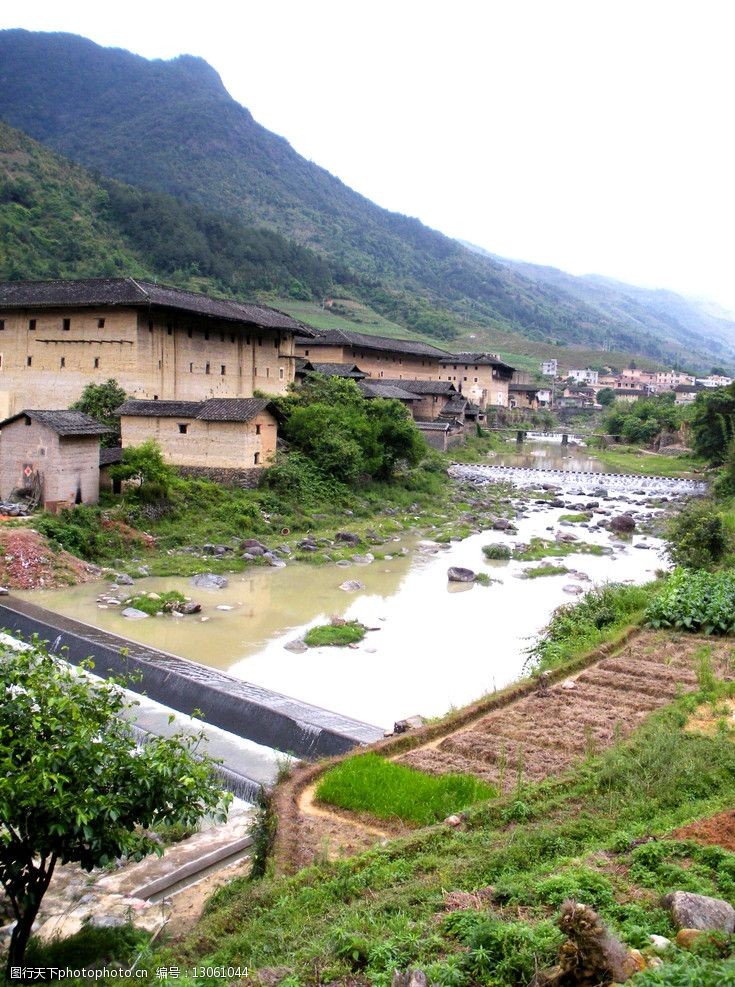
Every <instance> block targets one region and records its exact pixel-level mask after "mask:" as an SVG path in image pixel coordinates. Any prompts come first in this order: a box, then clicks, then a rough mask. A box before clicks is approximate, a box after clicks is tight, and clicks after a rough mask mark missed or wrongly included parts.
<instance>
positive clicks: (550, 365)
mask: <svg viewBox="0 0 735 987" xmlns="http://www.w3.org/2000/svg"><path fill="white" fill-rule="evenodd" d="M541 373H542V374H543V375H544V377H556V375H557V374H558V373H559V361H558V360H544V362H543V363H542V364H541Z"/></svg>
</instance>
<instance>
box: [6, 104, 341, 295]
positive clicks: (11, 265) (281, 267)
mask: <svg viewBox="0 0 735 987" xmlns="http://www.w3.org/2000/svg"><path fill="white" fill-rule="evenodd" d="M0 242H1V243H2V252H0V279H2V280H16V279H18V278H57V277H101V276H114V275H116V274H126V275H132V276H134V277H136V276H140V277H147V278H150V277H160V278H163V279H165V280H167V281H170V282H172V283H174V284H177V285H180V286H181V287H190V288H198V289H200V290H205V291H210V292H214V293H220V294H229V295H235V296H238V297H242V298H249V297H252V296H253V294H255V293H257V292H263V291H266V292H274V293H278V294H281V295H284V296H290V297H292V298H296V299H303V298H311V297H312V296H313V295H318V296H321V295H323V293H324V292H325V291H327V290H328V289H329V288H331V286H332V285H333V284H334V273H333V272H332V271H331V270H330V267H329V265H328V263H327V262H326V261H325V259H324V258H323V257H320V256H318V255H317V254H315V253H314V252H313V251H311V250H308V249H307V248H305V247H301V246H299V245H297V244H294V243H293V242H290V241H288V240H286V239H285V238H284V237H282V236H281V235H280V234H278V233H275V232H273V231H272V230H264V229H257V228H253V227H247V226H245V225H244V224H242V223H240V222H239V221H238V220H235V219H231V218H228V217H223V216H218V215H216V214H214V213H212V212H210V211H207V210H205V209H203V208H202V207H198V206H195V205H192V204H189V203H186V202H181V201H179V200H177V199H174V198H173V197H171V196H168V195H165V194H164V193H159V192H148V191H145V190H142V189H137V188H132V187H131V186H128V185H124V184H122V183H121V182H117V181H115V180H113V179H104V178H100V177H99V176H93V175H92V174H90V173H89V172H88V171H86V170H85V169H84V168H82V167H81V166H79V165H76V164H72V163H71V162H70V161H68V160H66V159H65V158H63V157H61V156H59V155H57V154H55V153H54V152H52V151H49V150H48V148H45V147H43V146H42V145H41V144H38V143H37V142H36V141H34V140H32V139H31V138H30V137H28V136H27V135H25V134H23V133H21V132H20V131H18V130H14V129H13V128H11V127H9V126H7V124H3V123H0Z"/></svg>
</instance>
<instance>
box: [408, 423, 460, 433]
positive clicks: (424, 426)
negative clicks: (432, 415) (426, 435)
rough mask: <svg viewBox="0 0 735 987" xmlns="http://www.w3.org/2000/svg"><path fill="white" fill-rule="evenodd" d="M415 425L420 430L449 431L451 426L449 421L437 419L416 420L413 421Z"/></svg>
mask: <svg viewBox="0 0 735 987" xmlns="http://www.w3.org/2000/svg"><path fill="white" fill-rule="evenodd" d="M415 425H416V428H418V429H419V430H420V431H422V432H449V431H451V428H452V423H451V422H439V421H432V422H421V421H417V422H415Z"/></svg>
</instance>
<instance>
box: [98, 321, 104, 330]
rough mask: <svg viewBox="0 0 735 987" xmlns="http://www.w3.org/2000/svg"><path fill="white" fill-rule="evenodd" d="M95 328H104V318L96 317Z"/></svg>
mask: <svg viewBox="0 0 735 987" xmlns="http://www.w3.org/2000/svg"><path fill="white" fill-rule="evenodd" d="M97 328H98V329H104V328H105V320H104V319H97Z"/></svg>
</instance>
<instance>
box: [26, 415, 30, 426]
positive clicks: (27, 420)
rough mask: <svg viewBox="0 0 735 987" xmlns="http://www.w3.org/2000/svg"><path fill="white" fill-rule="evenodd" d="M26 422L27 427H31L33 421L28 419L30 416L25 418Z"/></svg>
mask: <svg viewBox="0 0 735 987" xmlns="http://www.w3.org/2000/svg"><path fill="white" fill-rule="evenodd" d="M24 421H25V423H26V425H30V424H31V420H30V418H29V417H28V415H26V416H25V418H24Z"/></svg>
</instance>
